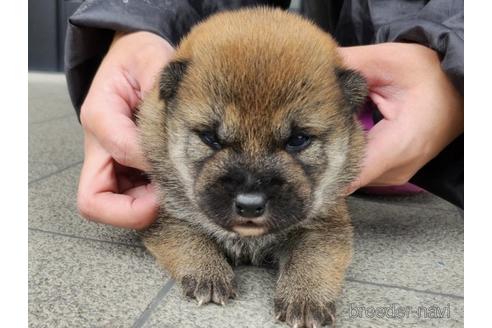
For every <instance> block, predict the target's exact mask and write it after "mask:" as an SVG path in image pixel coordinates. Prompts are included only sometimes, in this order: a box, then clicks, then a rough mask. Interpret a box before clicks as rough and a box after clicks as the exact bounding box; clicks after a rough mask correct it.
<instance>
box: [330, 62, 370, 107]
mask: <svg viewBox="0 0 492 328" xmlns="http://www.w3.org/2000/svg"><path fill="white" fill-rule="evenodd" d="M335 75H336V77H337V79H338V84H339V85H340V88H341V89H342V93H343V98H344V100H345V103H346V104H347V107H349V108H350V110H351V113H352V114H356V113H357V112H358V110H359V109H360V108H361V107H362V105H363V104H364V102H365V100H366V97H367V95H368V89H367V82H366V79H365V78H364V77H363V76H362V74H360V73H359V72H357V71H354V70H351V69H347V68H336V69H335Z"/></svg>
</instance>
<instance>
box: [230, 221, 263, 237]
mask: <svg viewBox="0 0 492 328" xmlns="http://www.w3.org/2000/svg"><path fill="white" fill-rule="evenodd" d="M231 230H232V231H234V232H236V233H238V234H239V235H240V236H241V237H254V236H261V235H264V234H265V233H266V232H267V231H268V229H267V226H266V224H265V219H263V218H257V219H254V220H234V221H233V223H232V225H231Z"/></svg>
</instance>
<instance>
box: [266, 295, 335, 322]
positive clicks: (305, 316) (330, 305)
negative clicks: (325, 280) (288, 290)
mask: <svg viewBox="0 0 492 328" xmlns="http://www.w3.org/2000/svg"><path fill="white" fill-rule="evenodd" d="M275 316H276V318H277V320H280V321H285V322H286V323H287V324H289V325H290V326H292V327H294V328H301V327H307V328H320V327H323V326H324V325H327V324H330V325H331V327H334V326H335V304H334V302H326V301H313V300H311V299H310V298H309V297H306V296H303V295H298V296H293V295H291V297H289V298H288V299H287V298H285V297H276V298H275Z"/></svg>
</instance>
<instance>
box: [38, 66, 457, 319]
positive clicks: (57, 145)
mask: <svg viewBox="0 0 492 328" xmlns="http://www.w3.org/2000/svg"><path fill="white" fill-rule="evenodd" d="M82 160H83V151H82V130H81V127H80V125H79V123H78V122H77V119H76V117H75V114H74V112H73V109H72V107H71V104H70V101H69V99H68V95H67V91H66V85H65V79H64V77H63V76H62V75H50V74H39V73H30V74H29V326H30V327H287V326H286V325H284V324H280V323H276V322H275V320H274V319H273V310H272V307H273V304H272V303H273V301H272V295H273V287H274V282H275V272H274V271H269V270H265V269H261V268H255V267H240V268H237V270H236V272H237V278H238V286H239V297H238V298H237V299H236V300H234V301H232V302H230V303H229V304H228V305H227V306H225V307H220V306H216V305H208V306H204V307H198V306H197V305H196V303H195V302H193V301H188V300H186V299H185V298H184V297H182V296H181V293H180V290H179V288H178V286H176V284H175V282H174V281H173V280H171V279H169V277H168V275H167V274H166V273H165V272H164V271H163V270H162V269H160V268H159V267H158V266H157V265H156V264H155V263H154V260H153V258H152V256H151V255H149V253H147V252H146V250H145V249H144V248H143V247H142V244H141V242H140V240H138V238H137V237H136V234H135V232H134V231H128V230H123V229H118V228H113V227H109V226H104V225H100V224H96V223H92V222H88V221H86V220H84V219H82V218H81V217H80V216H79V215H78V214H77V210H76V190H77V181H78V176H79V172H80V169H81V164H82ZM349 204H350V209H351V213H352V217H353V224H354V227H355V255H354V260H353V263H352V265H351V266H350V269H349V272H348V275H347V281H346V284H345V288H344V290H343V293H342V295H341V297H340V299H339V301H338V304H337V307H338V310H337V312H338V316H337V327H462V326H463V211H461V210H459V209H457V208H455V207H454V206H452V205H451V204H449V203H447V202H445V201H443V200H441V199H439V198H437V197H434V196H432V195H430V194H423V195H419V196H414V197H406V198H403V197H398V198H381V197H351V198H350V199H349Z"/></svg>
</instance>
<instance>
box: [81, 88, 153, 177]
mask: <svg viewBox="0 0 492 328" xmlns="http://www.w3.org/2000/svg"><path fill="white" fill-rule="evenodd" d="M90 96H91V99H90V100H89V101H88V102H87V104H84V107H83V108H82V114H81V120H82V123H83V125H84V127H85V128H86V129H88V130H89V131H90V132H91V133H92V134H93V135H94V136H96V138H97V140H98V141H99V143H100V144H101V145H102V146H103V147H104V148H105V149H106V150H107V151H108V152H109V153H110V154H111V156H112V157H113V158H114V159H115V160H116V161H117V162H118V163H120V164H122V165H125V166H129V167H134V168H137V169H140V170H147V169H148V164H147V163H146V161H145V158H144V156H143V154H142V152H141V150H140V147H139V144H138V133H137V126H136V125H135V122H134V121H133V119H132V115H133V114H132V111H131V108H130V106H132V105H133V104H131V102H133V101H130V103H129V102H127V101H125V100H124V99H123V98H122V97H120V96H119V95H118V94H113V95H105V96H104V95H102V94H101V92H94V93H93V94H91V95H90Z"/></svg>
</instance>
